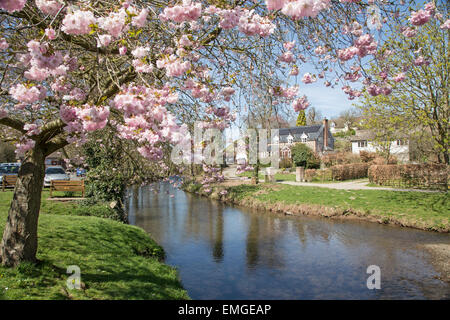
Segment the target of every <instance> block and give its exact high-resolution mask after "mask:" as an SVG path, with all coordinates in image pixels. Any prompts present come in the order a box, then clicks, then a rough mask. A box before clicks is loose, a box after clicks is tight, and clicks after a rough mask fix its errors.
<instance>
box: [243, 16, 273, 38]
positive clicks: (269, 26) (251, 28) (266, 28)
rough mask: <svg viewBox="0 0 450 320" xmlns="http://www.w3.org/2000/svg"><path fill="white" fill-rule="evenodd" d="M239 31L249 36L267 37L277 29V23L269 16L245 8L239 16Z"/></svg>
mask: <svg viewBox="0 0 450 320" xmlns="http://www.w3.org/2000/svg"><path fill="white" fill-rule="evenodd" d="M238 27H239V31H240V32H242V33H244V34H245V35H247V36H254V35H259V36H261V37H267V36H269V35H271V34H272V33H273V32H274V30H275V25H274V24H273V23H272V22H271V21H270V20H269V19H268V18H267V17H261V16H260V15H258V14H256V13H254V12H253V10H250V11H249V10H243V11H242V13H241V16H240V18H239V24H238Z"/></svg>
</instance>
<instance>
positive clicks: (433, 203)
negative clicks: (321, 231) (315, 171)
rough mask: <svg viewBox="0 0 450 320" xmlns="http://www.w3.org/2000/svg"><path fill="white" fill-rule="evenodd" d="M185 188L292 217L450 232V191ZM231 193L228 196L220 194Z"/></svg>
mask: <svg viewBox="0 0 450 320" xmlns="http://www.w3.org/2000/svg"><path fill="white" fill-rule="evenodd" d="M184 189H185V190H186V191H188V192H194V193H198V194H200V195H203V196H208V197H210V198H213V199H217V200H220V201H223V202H227V203H232V204H235V205H241V206H245V207H250V208H253V209H257V210H268V211H272V212H278V213H282V214H288V215H311V216H322V217H326V218H335V219H360V220H365V221H371V222H377V223H382V224H392V225H398V226H402V227H411V228H416V229H421V230H428V231H437V232H450V213H449V206H450V201H449V195H448V193H419V192H411V191H407V192H401V191H396V192H392V191H387V190H336V189H328V188H318V187H306V186H292V185H285V184H268V183H262V184H258V185H252V184H249V183H246V182H243V181H225V182H224V183H221V184H216V185H214V186H213V187H212V191H211V192H210V193H206V192H205V191H204V190H203V188H202V186H201V185H200V184H198V183H196V182H187V183H185V184H184ZM223 190H226V191H227V193H226V194H221V191H223Z"/></svg>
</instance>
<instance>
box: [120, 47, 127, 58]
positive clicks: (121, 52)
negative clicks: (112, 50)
mask: <svg viewBox="0 0 450 320" xmlns="http://www.w3.org/2000/svg"><path fill="white" fill-rule="evenodd" d="M127 50H128V49H127V47H125V46H120V47H119V54H120V55H121V56H124V55H126V54H127Z"/></svg>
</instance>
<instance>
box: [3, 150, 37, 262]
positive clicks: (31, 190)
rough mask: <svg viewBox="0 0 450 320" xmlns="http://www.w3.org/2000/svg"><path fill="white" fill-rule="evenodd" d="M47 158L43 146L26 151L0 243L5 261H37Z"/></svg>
mask: <svg viewBox="0 0 450 320" xmlns="http://www.w3.org/2000/svg"><path fill="white" fill-rule="evenodd" d="M44 161H45V155H44V152H43V150H42V148H41V147H40V146H36V147H35V148H34V149H32V150H30V151H29V152H28V153H27V155H26V157H25V159H24V161H23V162H22V165H21V167H20V170H19V175H18V179H17V182H16V187H15V189H14V196H13V199H12V202H11V206H10V208H9V213H8V220H7V222H6V226H5V230H4V232H3V239H2V242H1V245H0V260H1V263H2V264H3V265H6V266H17V265H18V264H19V263H21V262H24V261H29V262H35V261H36V251H37V245H38V239H37V227H38V217H39V209H40V206H41V193H42V187H43V183H44V168H45V162H44Z"/></svg>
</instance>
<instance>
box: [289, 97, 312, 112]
mask: <svg viewBox="0 0 450 320" xmlns="http://www.w3.org/2000/svg"><path fill="white" fill-rule="evenodd" d="M308 107H309V102H308V98H307V97H306V96H303V97H301V98H297V99H295V100H294V101H293V102H292V108H293V109H294V111H295V112H299V111H300V110H305V109H306V108H308Z"/></svg>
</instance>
